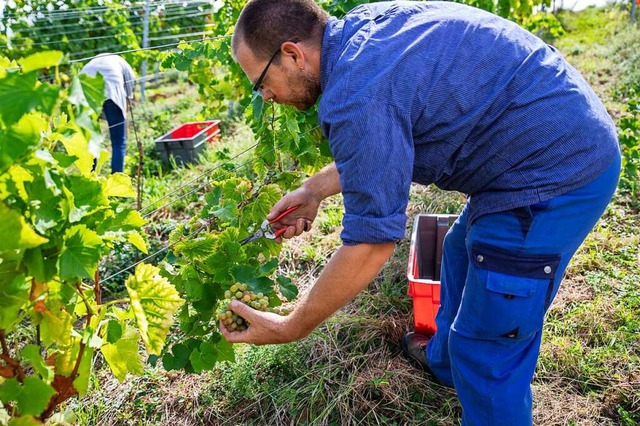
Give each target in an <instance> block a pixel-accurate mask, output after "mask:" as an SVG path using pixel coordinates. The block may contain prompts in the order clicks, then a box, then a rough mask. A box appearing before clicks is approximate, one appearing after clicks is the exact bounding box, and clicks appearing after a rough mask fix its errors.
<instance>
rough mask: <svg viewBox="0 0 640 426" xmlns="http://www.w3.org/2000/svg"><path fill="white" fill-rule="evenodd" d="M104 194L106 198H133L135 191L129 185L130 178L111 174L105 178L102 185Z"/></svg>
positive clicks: (121, 174)
mask: <svg viewBox="0 0 640 426" xmlns="http://www.w3.org/2000/svg"><path fill="white" fill-rule="evenodd" d="M104 193H105V195H106V196H107V197H135V196H136V191H134V190H133V186H132V185H131V178H130V177H129V176H127V175H125V174H124V173H113V174H110V175H109V177H107V181H106V182H105V184H104Z"/></svg>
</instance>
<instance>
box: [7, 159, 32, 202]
mask: <svg viewBox="0 0 640 426" xmlns="http://www.w3.org/2000/svg"><path fill="white" fill-rule="evenodd" d="M9 174H10V175H11V181H12V182H13V184H14V185H15V190H16V191H17V193H18V196H20V198H22V199H23V200H24V201H25V202H27V203H28V202H29V201H30V200H29V198H30V197H29V195H28V194H27V190H26V188H25V183H26V182H32V181H33V174H31V173H30V172H29V171H28V170H26V169H25V168H24V167H22V166H19V165H17V164H14V165H13V166H11V167H10V168H9Z"/></svg>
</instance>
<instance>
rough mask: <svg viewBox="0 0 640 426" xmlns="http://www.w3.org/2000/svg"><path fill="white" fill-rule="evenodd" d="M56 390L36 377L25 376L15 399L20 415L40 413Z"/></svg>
mask: <svg viewBox="0 0 640 426" xmlns="http://www.w3.org/2000/svg"><path fill="white" fill-rule="evenodd" d="M55 394H56V391H55V390H54V389H53V388H52V387H51V386H50V385H48V384H46V383H45V382H43V381H42V379H40V378H38V377H33V376H31V377H27V378H26V379H24V384H23V385H22V386H21V389H20V393H18V395H17V398H16V401H17V402H18V412H20V414H21V415H29V414H30V415H33V416H38V415H40V414H41V413H42V412H43V411H44V410H45V409H46V408H47V405H48V404H49V400H50V399H51V397H52V396H53V395H55Z"/></svg>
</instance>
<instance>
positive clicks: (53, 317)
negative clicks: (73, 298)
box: [40, 299, 73, 346]
mask: <svg viewBox="0 0 640 426" xmlns="http://www.w3.org/2000/svg"><path fill="white" fill-rule="evenodd" d="M72 329H73V316H72V315H71V314H69V313H68V312H67V310H66V309H65V308H64V307H63V306H62V304H61V302H60V301H59V300H51V299H49V300H47V309H46V310H45V311H44V312H43V313H42V320H41V321H40V335H41V338H42V342H43V343H44V344H45V346H51V345H53V344H54V343H57V344H58V345H60V346H68V345H70V344H71V342H72V338H71V332H72Z"/></svg>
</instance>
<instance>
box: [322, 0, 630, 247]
mask: <svg viewBox="0 0 640 426" xmlns="http://www.w3.org/2000/svg"><path fill="white" fill-rule="evenodd" d="M321 87H322V98H321V100H320V104H319V119H320V123H321V126H322V129H323V132H324V134H325V136H326V137H327V138H328V139H329V145H330V148H331V151H332V153H333V155H334V159H335V162H336V165H337V168H338V172H339V174H340V183H341V185H342V193H343V196H344V204H345V216H344V220H343V225H344V230H343V233H342V239H343V242H344V244H347V245H352V244H358V243H384V242H391V241H396V240H399V239H402V238H404V235H405V226H406V220H407V218H406V215H405V210H406V207H407V202H408V198H409V188H410V184H411V182H412V181H413V182H418V183H421V184H425V185H427V184H431V183H435V184H436V185H437V186H438V187H440V188H443V189H447V190H455V191H460V192H462V193H464V194H466V195H467V196H468V202H469V208H470V217H469V223H472V222H473V220H474V219H476V218H477V217H479V216H480V215H483V214H487V213H491V212H497V211H504V210H509V209H512V208H516V207H522V206H526V205H531V204H535V203H539V202H542V201H545V200H548V199H550V198H552V197H554V196H557V195H559V194H562V193H565V192H567V191H570V190H572V189H575V188H578V187H580V186H583V185H585V184H586V183H588V182H589V181H591V180H593V179H594V178H595V177H596V176H598V175H599V174H600V173H601V172H603V171H604V170H605V169H606V168H607V166H608V165H609V164H611V161H612V159H613V158H614V156H615V155H619V151H618V142H617V132H616V128H615V125H614V123H613V121H612V120H611V118H610V117H609V115H608V113H607V111H606V110H605V108H604V106H603V105H602V103H601V102H600V100H599V99H598V98H597V97H596V95H595V94H594V92H593V91H592V90H591V89H590V88H589V86H588V85H587V83H586V82H585V81H584V80H583V78H582V77H581V76H580V74H579V73H578V72H577V71H576V70H575V69H574V68H573V67H571V66H570V65H569V64H568V63H567V62H566V61H565V60H564V59H563V58H562V56H561V55H560V54H559V53H558V52H557V51H556V50H555V49H554V48H553V47H550V46H548V45H547V44H545V43H544V42H542V41H541V40H540V39H539V38H537V37H535V36H534V35H532V34H531V33H529V32H527V31H525V30H524V29H522V28H520V27H519V26H518V25H516V24H514V23H512V22H510V21H507V20H504V19H502V18H500V17H497V16H495V15H492V14H490V13H487V12H484V11H482V10H479V9H476V8H472V7H469V6H465V5H461V4H458V3H453V2H436V1H430V2H391V3H373V4H367V5H362V6H359V7H357V8H355V9H354V10H353V11H351V12H350V13H349V14H347V15H346V16H345V17H344V18H343V19H341V20H338V19H336V18H333V17H332V18H330V19H329V21H328V23H327V26H326V29H325V33H324V39H323V43H322V50H321Z"/></svg>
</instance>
